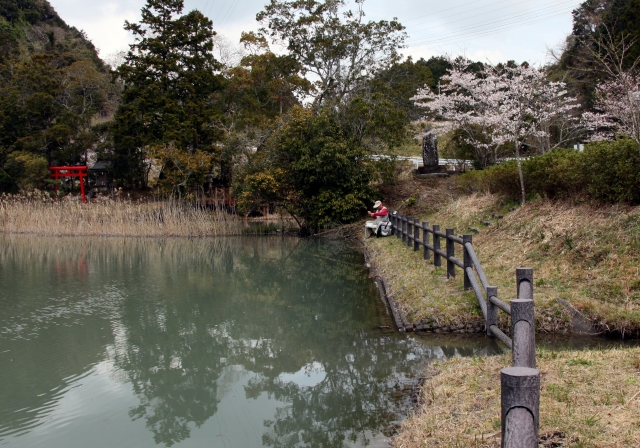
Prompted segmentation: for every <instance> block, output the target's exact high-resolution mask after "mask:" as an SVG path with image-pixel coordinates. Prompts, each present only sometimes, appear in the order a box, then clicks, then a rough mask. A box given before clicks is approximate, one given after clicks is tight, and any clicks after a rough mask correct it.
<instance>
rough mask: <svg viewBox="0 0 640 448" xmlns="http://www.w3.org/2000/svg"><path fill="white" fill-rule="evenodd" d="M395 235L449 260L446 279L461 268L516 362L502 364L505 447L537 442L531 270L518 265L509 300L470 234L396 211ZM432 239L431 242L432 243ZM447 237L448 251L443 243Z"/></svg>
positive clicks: (491, 330)
mask: <svg viewBox="0 0 640 448" xmlns="http://www.w3.org/2000/svg"><path fill="white" fill-rule="evenodd" d="M389 218H390V221H391V226H392V229H393V231H392V234H393V235H395V236H396V238H398V239H401V240H402V242H403V243H404V244H406V245H407V246H408V247H412V248H413V250H414V251H415V252H417V251H419V250H420V248H421V247H422V249H423V257H424V259H425V260H431V255H432V254H433V264H434V266H442V260H443V259H444V260H445V262H446V265H447V278H453V277H455V276H456V267H458V268H460V269H462V271H463V275H464V289H465V290H469V289H471V290H473V292H474V293H475V296H476V299H477V300H478V305H479V306H480V309H481V310H482V314H483V316H484V319H485V326H486V334H487V336H489V337H496V338H498V339H499V340H500V341H502V342H503V343H504V344H505V345H506V346H507V347H509V348H510V349H511V352H512V359H513V364H512V367H508V368H505V369H502V371H501V372H500V377H501V387H502V388H501V397H502V398H501V402H502V446H503V447H505V448H515V447H518V448H520V447H522V448H524V447H527V448H528V447H537V446H538V427H539V408H540V371H538V370H537V369H536V368H535V367H536V348H535V347H536V346H535V325H534V306H533V269H531V268H517V269H516V292H517V298H516V299H514V300H511V301H510V303H509V304H507V303H505V302H503V301H502V300H500V299H498V288H497V287H495V286H491V285H490V284H489V281H488V280H487V276H486V274H485V272H484V269H483V268H482V265H481V264H480V261H479V260H478V256H477V255H476V253H475V250H474V249H473V238H472V236H471V235H462V236H456V235H455V230H454V229H445V231H444V232H442V231H441V230H440V226H439V225H433V226H432V227H429V224H428V223H427V222H424V221H423V222H422V223H421V222H420V221H419V220H418V219H417V218H411V217H409V216H405V215H401V214H398V213H397V212H393V213H392V214H390V215H389ZM432 241H433V242H432ZM443 242H444V248H445V249H444V250H442V243H443ZM456 244H457V245H460V246H462V260H461V259H459V258H456ZM498 310H502V311H504V312H505V313H506V314H507V315H509V316H511V328H510V334H511V337H509V336H508V335H507V334H506V333H505V332H503V331H502V330H500V328H499V327H498Z"/></svg>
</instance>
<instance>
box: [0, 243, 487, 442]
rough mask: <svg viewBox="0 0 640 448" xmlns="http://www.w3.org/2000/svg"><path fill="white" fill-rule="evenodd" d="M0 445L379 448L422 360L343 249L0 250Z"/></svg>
mask: <svg viewBox="0 0 640 448" xmlns="http://www.w3.org/2000/svg"><path fill="white" fill-rule="evenodd" d="M0 240H1V241H0V243H1V247H2V248H1V249H0V288H1V289H2V291H3V294H2V296H1V297H0V445H2V446H4V445H7V446H10V447H11V446H16V447H18V446H19V447H40V446H41V447H45V446H46V447H48V448H53V447H68V446H74V445H75V446H89V445H90V446H92V447H103V446H104V447H113V446H135V447H154V446H157V445H160V446H180V447H183V446H184V447H203V446H207V447H211V446H214V447H260V446H273V447H295V446H323V447H362V446H372V447H382V446H387V437H386V436H385V435H384V434H383V430H384V428H385V427H387V426H388V425H389V424H390V423H391V422H392V421H394V420H397V419H398V418H399V417H398V415H399V413H400V412H401V410H402V409H403V406H406V393H404V392H403V391H405V392H406V389H407V388H408V387H407V385H410V384H412V381H413V378H414V377H415V375H416V374H419V373H420V372H421V371H422V369H423V368H424V366H425V363H428V362H432V361H433V360H436V359H445V358H447V357H450V356H470V355H474V354H475V355H484V354H487V353H492V352H494V351H496V350H499V348H498V346H497V345H496V344H495V343H494V342H487V341H486V340H485V339H483V338H482V337H479V338H478V337H476V338H468V337H467V338H451V337H449V338H442V337H436V336H435V335H433V336H431V337H416V336H415V335H408V334H400V333H397V332H395V331H394V330H393V327H392V326H393V324H392V321H391V320H390V318H389V316H388V313H387V311H386V309H385V307H384V305H383V304H382V303H381V301H380V299H379V296H378V293H377V290H376V288H375V284H374V282H373V280H372V279H370V278H369V276H368V272H367V271H366V270H365V269H363V261H362V256H361V255H360V254H358V253H357V251H355V250H353V248H352V247H350V246H348V245H347V244H345V243H342V242H331V241H315V240H300V239H295V238H285V237H278V236H274V237H245V238H226V239H117V238H113V239H80V238H77V239H76V238H43V237H33V236H2V237H0Z"/></svg>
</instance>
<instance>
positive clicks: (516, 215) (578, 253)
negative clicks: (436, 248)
mask: <svg viewBox="0 0 640 448" xmlns="http://www.w3.org/2000/svg"><path fill="white" fill-rule="evenodd" d="M397 191H400V193H399V194H398V193H397V192H396V196H395V197H393V196H392V197H393V202H395V204H393V202H392V205H396V206H398V205H400V209H401V211H402V212H403V213H405V214H408V215H411V216H416V217H419V218H420V220H421V221H428V222H429V223H430V224H439V225H440V227H441V228H442V229H444V228H455V229H456V233H457V234H463V233H471V232H470V231H469V227H473V228H476V229H480V230H481V232H480V233H479V234H477V235H474V237H473V241H474V248H475V250H476V253H477V254H478V257H479V258H480V261H481V263H482V265H483V268H484V269H485V272H486V273H487V277H488V279H489V282H490V283H492V284H493V285H495V286H498V287H499V295H500V297H501V298H502V299H503V300H506V301H508V300H510V299H511V298H513V297H515V268H516V267H520V266H527V267H532V268H534V280H535V301H536V322H537V325H538V329H539V330H541V331H563V330H568V329H569V327H570V323H569V318H568V315H567V313H566V311H565V310H564V309H563V307H562V306H561V305H560V304H559V303H558V302H557V299H558V298H563V299H566V300H568V301H569V302H570V303H572V304H573V305H574V306H575V307H576V308H577V309H578V310H580V311H581V312H582V313H584V314H585V315H586V316H587V317H588V318H589V319H591V320H592V322H593V323H594V324H595V325H596V327H597V328H599V329H601V330H603V331H609V332H614V333H619V334H624V335H628V334H630V333H631V334H634V335H637V334H639V333H640V275H639V271H638V269H639V267H638V266H639V265H638V261H637V260H638V257H639V256H640V207H622V206H593V205H589V204H573V203H569V202H554V201H548V200H539V201H536V202H532V203H528V204H526V205H525V206H523V207H517V208H515V210H513V211H510V209H511V208H512V204H506V203H505V202H504V201H503V200H502V199H501V198H500V197H497V196H493V195H490V194H477V193H475V194H472V195H461V194H460V193H459V192H458V191H457V190H456V189H455V184H453V183H452V181H451V180H449V181H440V182H439V183H436V184H434V183H422V184H421V183H420V182H416V181H413V182H408V183H404V184H403V185H401V186H399V187H398V188H397ZM410 192H412V193H411V194H412V195H413V196H414V197H415V198H416V199H417V201H416V205H415V206H414V207H412V208H409V207H407V206H406V201H405V200H402V197H403V196H405V197H406V195H407V194H409V193H410ZM498 214H500V215H504V218H502V219H498V218H495V217H494V216H495V215H498ZM481 221H490V222H492V225H490V226H488V227H487V226H485V225H483V224H482V223H481ZM368 246H369V248H370V249H371V250H372V251H373V252H374V253H375V255H376V256H375V259H374V263H376V266H377V267H378V268H379V270H380V271H382V272H384V274H385V275H386V276H387V277H388V278H389V280H390V283H391V289H392V290H393V291H394V292H397V293H398V297H397V299H398V300H399V301H400V302H401V303H402V304H404V305H405V307H406V308H407V309H408V311H409V314H411V315H413V316H416V317H420V316H425V315H433V313H434V308H435V311H436V315H437V312H438V311H442V312H444V313H445V314H444V315H443V316H442V317H438V318H442V319H445V320H453V319H455V318H456V313H457V311H456V308H455V307H456V306H460V307H461V308H460V312H459V315H460V316H463V317H464V316H469V315H471V316H473V313H474V311H471V314H469V309H468V306H467V305H466V304H467V299H466V297H465V295H464V294H463V295H460V294H457V295H452V294H451V291H452V290H459V289H460V288H461V277H462V273H461V271H458V273H459V274H458V277H460V278H458V279H456V280H455V281H454V282H453V284H452V282H451V281H447V280H446V278H445V277H443V275H442V274H444V272H443V271H436V270H435V269H434V267H433V265H432V264H429V263H428V262H420V261H419V260H418V258H419V255H413V254H412V252H411V249H409V248H406V247H402V245H401V243H399V242H398V240H396V239H395V238H385V239H379V240H370V242H369V243H368ZM456 248H457V250H458V251H460V247H459V246H456ZM448 301H452V302H451V303H452V306H451V307H447V306H443V305H441V304H440V303H443V304H444V303H447V302H448ZM432 303H433V304H438V305H437V306H432ZM453 304H455V306H454V305H453ZM447 310H450V312H451V313H453V314H450V313H449V311H447Z"/></svg>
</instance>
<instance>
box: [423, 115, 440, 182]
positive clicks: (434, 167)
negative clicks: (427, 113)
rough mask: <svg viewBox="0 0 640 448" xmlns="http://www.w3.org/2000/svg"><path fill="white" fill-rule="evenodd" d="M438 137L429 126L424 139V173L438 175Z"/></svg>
mask: <svg viewBox="0 0 640 448" xmlns="http://www.w3.org/2000/svg"><path fill="white" fill-rule="evenodd" d="M438 160H439V159H438V136H437V135H436V133H435V132H434V131H433V129H432V128H431V126H427V127H426V128H425V130H424V134H423V137H422V161H423V163H424V168H423V171H422V172H423V173H438V172H440V166H439V164H438Z"/></svg>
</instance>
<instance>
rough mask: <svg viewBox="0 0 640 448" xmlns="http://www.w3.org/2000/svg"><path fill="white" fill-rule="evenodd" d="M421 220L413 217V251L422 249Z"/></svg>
mask: <svg viewBox="0 0 640 448" xmlns="http://www.w3.org/2000/svg"><path fill="white" fill-rule="evenodd" d="M418 240H420V220H419V219H418V218H413V251H414V252H418V249H420V243H419V242H418Z"/></svg>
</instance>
